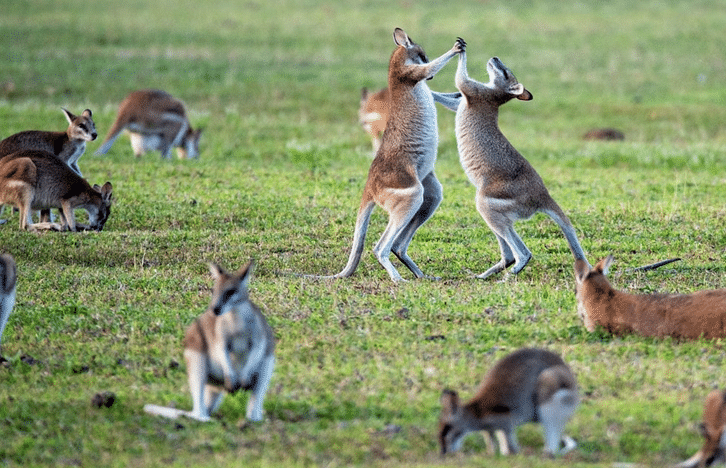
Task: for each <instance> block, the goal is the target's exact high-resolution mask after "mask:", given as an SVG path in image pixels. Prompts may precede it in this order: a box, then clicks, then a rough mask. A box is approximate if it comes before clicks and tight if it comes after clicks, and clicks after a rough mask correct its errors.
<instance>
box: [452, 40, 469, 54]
mask: <svg viewBox="0 0 726 468" xmlns="http://www.w3.org/2000/svg"><path fill="white" fill-rule="evenodd" d="M454 49H455V50H456V52H457V53H461V52H464V51H466V41H465V40H464V39H462V38H460V37H457V38H456V44H454Z"/></svg>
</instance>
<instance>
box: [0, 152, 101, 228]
mask: <svg viewBox="0 0 726 468" xmlns="http://www.w3.org/2000/svg"><path fill="white" fill-rule="evenodd" d="M112 192H113V187H112V186H111V182H106V183H105V184H104V186H103V187H99V186H98V185H94V186H93V187H91V186H90V185H89V184H88V182H86V180H85V179H84V178H83V177H81V176H79V175H78V174H76V173H75V172H73V170H71V168H69V167H68V166H67V165H66V164H65V163H64V162H63V161H61V160H60V159H59V158H57V157H56V156H55V155H53V154H52V153H49V152H47V151H37V150H25V151H18V152H16V153H13V154H11V155H8V156H5V157H3V158H2V159H0V204H9V205H13V206H15V207H16V208H18V210H20V228H21V229H27V230H38V229H57V230H66V229H68V230H71V231H76V230H77V227H79V226H77V225H76V219H75V216H74V214H73V210H74V209H76V208H83V209H84V210H86V211H87V212H88V221H89V226H88V229H92V230H95V231H101V230H102V229H103V226H104V225H105V224H106V221H107V220H108V217H109V216H110V215H111V198H112V194H113V193H112ZM49 208H58V209H60V210H61V211H62V213H63V224H62V225H58V224H56V223H50V222H44V223H37V224H33V220H32V218H31V216H30V212H31V210H45V209H49Z"/></svg>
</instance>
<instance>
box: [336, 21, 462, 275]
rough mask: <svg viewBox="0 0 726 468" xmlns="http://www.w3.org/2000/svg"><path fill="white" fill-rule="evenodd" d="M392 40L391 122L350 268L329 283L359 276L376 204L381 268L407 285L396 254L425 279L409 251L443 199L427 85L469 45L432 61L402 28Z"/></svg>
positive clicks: (366, 194) (372, 173)
mask: <svg viewBox="0 0 726 468" xmlns="http://www.w3.org/2000/svg"><path fill="white" fill-rule="evenodd" d="M393 40H394V42H395V43H396V46H397V47H396V49H395V50H394V51H393V54H392V55H391V60H390V62H389V66H388V89H389V90H390V98H389V102H390V115H389V117H388V123H387V125H386V130H385V133H384V135H383V140H382V142H381V147H380V148H379V150H378V152H377V153H376V156H375V158H374V159H373V162H372V163H371V167H370V169H369V171H368V179H367V180H366V185H365V188H364V189H363V196H362V199H361V203H360V208H359V210H358V216H357V219H356V224H355V233H354V237H353V247H352V249H351V252H350V256H349V258H348V264H347V265H346V266H345V268H344V269H343V271H341V272H340V273H338V274H337V275H334V276H331V277H329V278H343V277H348V276H351V275H352V274H353V272H354V271H355V269H356V267H357V266H358V263H359V262H360V257H361V253H362V252H363V244H364V242H365V236H366V231H367V230H368V222H369V220H370V216H371V212H372V211H373V208H374V207H375V206H376V205H380V206H381V207H382V208H383V209H384V210H386V211H387V212H388V225H387V226H386V229H385V231H384V232H383V235H382V236H381V239H380V240H379V241H378V243H377V244H376V246H375V247H374V248H373V252H374V253H375V255H376V257H377V259H378V261H379V262H380V264H381V265H383V267H384V268H385V269H386V271H387V272H388V274H389V275H390V277H391V279H392V280H393V281H402V280H403V278H402V277H401V275H400V273H398V271H397V270H396V268H395V267H394V266H393V264H392V263H391V260H390V259H389V257H390V255H391V252H393V253H394V254H395V255H396V257H398V259H399V260H401V262H403V264H404V265H406V266H407V267H408V269H409V270H411V272H413V274H414V275H415V276H416V277H417V278H421V277H423V276H424V274H423V272H422V271H421V269H420V268H419V267H418V266H417V265H416V264H415V263H414V261H413V260H411V258H410V257H409V256H408V253H407V249H408V245H409V243H410V242H411V239H412V238H413V235H414V234H415V233H416V230H417V229H418V228H419V227H421V225H422V224H423V223H425V222H426V220H428V219H429V218H430V217H431V215H433V214H434V211H436V208H437V207H438V206H439V203H441V199H442V198H443V195H442V188H441V183H440V182H439V181H438V179H436V175H435V174H434V164H435V163H436V151H437V146H438V127H437V123H436V107H435V105H434V99H433V96H432V94H431V90H430V89H429V87H428V86H427V85H426V80H428V79H431V78H433V77H434V75H436V73H437V72H438V71H439V70H441V69H442V68H443V67H444V65H446V63H447V62H448V61H449V60H451V59H452V58H453V57H454V56H455V55H456V54H458V53H460V52H461V51H463V50H464V47H466V44H465V43H464V42H463V41H461V40H457V41H456V43H455V44H454V47H452V48H451V50H449V51H448V52H446V53H445V54H444V55H442V56H441V57H439V58H437V59H435V60H434V61H433V62H429V61H428V58H427V57H426V54H425V52H424V50H423V49H422V48H421V46H419V45H418V44H415V43H414V42H413V41H412V40H411V38H409V37H408V35H407V34H406V33H405V32H404V31H403V30H402V29H400V28H396V29H395V31H394V32H393Z"/></svg>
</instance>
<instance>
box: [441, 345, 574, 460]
mask: <svg viewBox="0 0 726 468" xmlns="http://www.w3.org/2000/svg"><path fill="white" fill-rule="evenodd" d="M578 403H579V396H578V391H577V381H576V380H575V376H574V375H573V373H572V371H571V370H570V368H569V367H568V366H567V364H565V362H564V361H563V360H562V358H560V357H559V356H558V355H556V354H554V353H552V352H550V351H546V350H543V349H531V348H524V349H520V350H518V351H515V352H513V353H511V354H509V355H508V356H506V357H504V358H503V359H502V360H500V361H499V362H497V363H496V364H495V365H494V367H492V368H491V369H490V370H489V372H488V373H487V374H486V376H485V377H484V381H483V382H482V383H481V385H480V386H479V389H478V390H477V393H476V395H474V397H473V398H472V399H471V400H469V402H467V403H466V404H464V405H462V404H461V403H460V402H459V396H458V394H457V393H456V392H454V391H452V390H444V391H443V393H442V395H441V405H442V408H441V415H440V417H439V443H440V445H441V454H442V455H445V454H446V453H448V452H452V451H456V450H459V448H461V445H462V442H463V440H464V436H466V435H467V434H468V433H469V432H473V431H486V432H488V433H492V432H495V433H497V434H498V431H503V432H504V437H503V438H499V437H498V439H499V451H500V452H501V454H502V455H507V454H509V453H516V452H517V451H519V445H518V443H517V436H516V432H515V431H516V428H517V426H519V425H521V424H524V423H526V422H539V423H541V424H542V428H543V429H544V439H545V443H544V450H545V452H546V453H548V454H550V455H558V454H564V453H567V452H569V451H570V450H572V449H573V448H575V447H576V446H577V444H576V443H575V441H574V440H572V438H570V437H567V436H564V437H563V435H562V433H563V430H564V427H565V424H566V423H567V421H568V420H569V419H570V417H571V416H572V414H573V413H574V411H575V408H577V405H578ZM561 443H563V444H564V447H561Z"/></svg>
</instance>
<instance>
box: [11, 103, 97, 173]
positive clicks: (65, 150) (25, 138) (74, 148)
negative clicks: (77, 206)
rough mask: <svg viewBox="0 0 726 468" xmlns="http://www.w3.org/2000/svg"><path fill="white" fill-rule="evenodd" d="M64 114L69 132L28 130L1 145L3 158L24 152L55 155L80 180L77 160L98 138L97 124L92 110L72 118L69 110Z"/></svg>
mask: <svg viewBox="0 0 726 468" xmlns="http://www.w3.org/2000/svg"><path fill="white" fill-rule="evenodd" d="M63 114H64V115H65V116H66V119H67V120H68V129H67V130H66V131H65V132H44V131H41V130H27V131H24V132H20V133H16V134H14V135H10V136H9V137H7V138H5V139H4V140H3V141H0V158H1V157H3V156H7V155H9V154H12V153H15V152H17V151H21V150H39V151H47V152H49V153H53V154H55V155H56V156H57V157H59V158H60V159H61V160H62V161H63V162H64V163H66V164H67V165H68V167H70V168H71V169H73V172H75V173H76V174H78V175H79V176H83V174H81V169H80V168H79V167H78V159H79V158H80V157H81V156H83V153H84V152H85V151H86V142H88V141H93V140H95V139H96V137H97V136H98V133H96V124H95V123H94V122H93V114H92V113H91V110H90V109H86V110H84V111H83V112H81V115H73V114H72V113H71V112H69V111H68V110H66V109H63Z"/></svg>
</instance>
